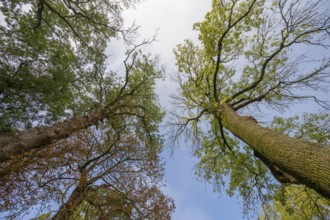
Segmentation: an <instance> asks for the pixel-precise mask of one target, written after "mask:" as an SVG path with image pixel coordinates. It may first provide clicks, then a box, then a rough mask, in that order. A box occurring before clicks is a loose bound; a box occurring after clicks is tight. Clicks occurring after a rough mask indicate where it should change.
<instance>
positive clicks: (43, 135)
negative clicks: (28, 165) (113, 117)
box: [0, 110, 107, 163]
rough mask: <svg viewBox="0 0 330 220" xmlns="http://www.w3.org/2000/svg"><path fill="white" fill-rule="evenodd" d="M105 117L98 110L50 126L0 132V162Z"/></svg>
mask: <svg viewBox="0 0 330 220" xmlns="http://www.w3.org/2000/svg"><path fill="white" fill-rule="evenodd" d="M106 117H107V114H106V113H105V112H104V111H102V110H99V111H95V112H91V113H89V114H87V115H84V116H82V117H78V118H75V119H71V120H66V121H64V122H58V123H55V124H54V125H52V126H39V127H35V128H32V129H27V130H23V131H21V132H19V133H18V134H15V135H14V134H13V135H8V134H6V133H5V134H1V133H0V163H2V162H5V161H8V160H10V159H11V158H13V157H15V156H17V155H20V154H22V153H25V152H29V151H31V150H32V149H38V148H42V147H44V146H46V145H48V144H51V143H54V142H56V141H58V140H60V139H62V138H66V137H68V136H69V135H71V134H72V133H74V132H76V131H79V130H82V129H85V128H88V127H90V126H92V125H95V124H97V123H98V122H99V121H101V120H103V119H105V118H106Z"/></svg>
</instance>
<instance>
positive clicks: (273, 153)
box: [220, 104, 330, 199]
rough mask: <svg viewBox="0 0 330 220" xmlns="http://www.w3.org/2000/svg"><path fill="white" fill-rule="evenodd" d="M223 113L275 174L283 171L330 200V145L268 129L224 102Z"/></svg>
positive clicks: (228, 126) (230, 127)
mask: <svg viewBox="0 0 330 220" xmlns="http://www.w3.org/2000/svg"><path fill="white" fill-rule="evenodd" d="M220 114H221V119H222V121H223V125H224V127H225V128H226V129H228V130H229V131H230V132H232V133H233V134H234V135H235V136H237V137H238V138H240V139H241V140H242V141H244V142H245V143H246V144H248V145H249V146H250V147H252V148H253V150H254V151H255V153H256V156H257V157H258V158H261V160H262V161H263V162H264V163H265V164H266V165H267V166H268V167H270V169H271V170H272V173H273V174H274V172H275V173H277V174H278V175H281V172H282V175H283V178H288V182H290V179H291V181H293V183H301V184H304V185H306V186H308V187H309V188H312V189H314V190H316V191H317V192H318V193H320V194H321V195H322V196H324V197H326V198H329V199H330V146H329V145H321V144H316V143H311V142H307V141H302V140H299V139H295V138H291V137H288V136H286V135H282V134H280V133H277V132H274V131H272V130H270V129H267V128H264V127H262V126H260V125H259V124H258V123H257V122H256V121H255V120H254V119H253V118H252V117H249V116H243V117H242V116H239V115H238V114H237V113H236V112H235V111H234V110H233V109H232V108H231V107H230V106H229V105H228V104H224V105H222V107H221V109H220ZM277 171H279V172H277ZM275 175H276V174H275ZM275 175H274V176H275ZM275 177H276V176H275ZM276 178H277V179H278V177H276ZM292 178H293V179H292ZM284 181H285V180H284Z"/></svg>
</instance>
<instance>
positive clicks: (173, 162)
mask: <svg viewBox="0 0 330 220" xmlns="http://www.w3.org/2000/svg"><path fill="white" fill-rule="evenodd" d="M210 8H211V1H210V0H208V1H205V0H166V1H165V0H146V1H144V2H142V3H140V4H139V5H137V6H136V8H135V9H134V10H129V11H127V12H125V13H124V18H125V20H126V22H127V24H130V22H132V21H135V23H136V24H137V25H139V26H140V30H139V33H140V39H145V38H150V37H152V36H153V35H154V33H155V32H156V30H158V31H157V32H158V36H157V42H154V43H153V44H152V45H149V46H147V47H146V48H142V49H143V51H144V52H150V53H152V54H154V55H159V56H160V59H161V64H163V65H165V67H166V79H165V80H164V81H162V82H159V83H158V85H157V93H158V94H159V98H160V103H161V105H162V107H163V108H164V109H165V110H166V111H169V110H171V108H173V106H171V105H170V103H169V95H170V94H171V93H174V92H175V88H176V85H175V83H174V82H172V81H171V79H170V76H171V75H173V74H175V73H177V71H176V67H175V59H174V54H173V49H174V48H175V47H176V45H177V44H179V43H182V42H183V40H184V39H187V38H189V39H192V40H197V36H198V33H197V32H196V31H193V30H192V25H193V24H194V23H196V22H199V21H203V19H204V16H205V14H206V12H207V11H208V10H210ZM115 47H116V45H113V44H112V45H111V46H110V49H113V50H116V48H115ZM110 60H111V58H110ZM118 60H120V59H118ZM162 156H163V157H164V159H165V162H166V164H165V167H166V170H165V172H166V173H165V180H166V186H165V187H163V191H164V193H166V194H167V195H169V196H171V197H172V198H173V199H174V202H175V205H176V210H175V213H174V214H173V216H172V219H173V220H219V219H231V220H235V219H243V215H242V204H241V202H240V200H239V199H236V198H229V197H228V196H227V195H226V193H225V192H223V193H222V194H221V196H220V194H219V193H215V192H213V189H212V186H211V185H208V184H206V183H205V182H203V181H198V180H197V176H196V175H194V166H195V165H196V163H197V160H196V159H194V158H193V157H192V156H191V153H190V149H189V146H186V145H184V144H182V145H181V146H179V148H178V149H175V150H174V153H173V155H171V150H170V149H169V147H168V146H165V151H164V152H163V154H162Z"/></svg>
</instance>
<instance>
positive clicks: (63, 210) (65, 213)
mask: <svg viewBox="0 0 330 220" xmlns="http://www.w3.org/2000/svg"><path fill="white" fill-rule="evenodd" d="M85 187H86V186H85ZM87 188H88V187H87ZM87 188H84V187H81V186H77V188H75V189H74V190H73V191H72V193H71V195H70V198H69V200H68V201H67V202H66V203H64V204H63V205H61V207H60V208H59V210H58V211H57V213H56V214H55V215H54V217H53V218H52V220H66V219H68V218H69V217H70V216H71V215H73V214H74V212H75V211H76V210H77V208H78V206H79V205H80V204H81V203H82V202H83V201H84V198H85V196H86V195H85V194H86V191H87V190H88V189H87Z"/></svg>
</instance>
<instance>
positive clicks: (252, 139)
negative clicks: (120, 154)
mask: <svg viewBox="0 0 330 220" xmlns="http://www.w3.org/2000/svg"><path fill="white" fill-rule="evenodd" d="M324 3H325V1H312V2H305V1H283V0H276V1H257V0H251V1H239V0H228V1H225V0H224V1H221V0H214V1H212V9H211V11H210V12H209V13H207V14H206V16H205V21H203V22H200V23H197V24H195V25H194V29H196V30H198V31H199V32H200V34H199V40H200V43H201V44H194V43H193V42H192V41H190V40H185V42H184V43H182V44H180V45H178V46H177V48H176V49H175V50H174V53H175V55H176V60H177V66H178V70H179V72H180V74H178V77H177V81H178V84H179V87H180V94H177V95H175V96H174V97H173V98H174V99H173V101H174V102H175V103H176V105H177V109H178V111H177V112H174V113H173V116H174V117H173V121H172V125H173V126H176V127H177V129H176V130H175V132H173V133H172V140H174V141H175V140H177V139H178V137H179V135H181V134H183V133H184V134H186V135H189V136H194V143H195V144H196V148H195V154H196V156H197V157H199V158H200V163H199V165H198V168H197V171H196V172H197V174H198V175H199V176H201V177H202V178H204V179H205V180H207V181H210V182H211V183H213V184H214V185H215V188H216V189H217V190H219V189H220V188H221V187H223V186H225V177H226V176H229V177H230V181H229V185H228V190H227V192H228V193H229V194H230V195H233V194H234V192H238V193H239V194H240V195H241V196H242V197H243V198H244V200H245V201H246V204H248V203H249V202H251V200H254V199H259V201H261V202H264V203H265V202H267V201H269V200H271V199H272V198H273V196H274V192H275V191H277V190H278V188H279V185H278V184H275V182H274V179H273V177H275V178H276V180H278V181H279V182H280V183H282V184H288V183H291V184H303V185H306V186H308V187H310V188H313V189H315V190H316V191H317V192H318V193H320V194H321V195H322V196H324V197H327V198H329V197H330V187H329V186H330V182H329V180H330V172H329V156H330V148H329V145H327V144H328V142H326V143H324V142H323V143H322V144H318V143H315V142H316V141H315V140H313V139H312V140H311V141H309V142H307V141H301V140H299V138H292V137H289V136H287V135H282V134H280V133H279V132H276V131H274V130H271V129H267V128H264V127H262V126H260V125H259V123H260V121H263V120H265V119H263V118H258V117H257V114H254V115H253V116H254V117H256V118H257V119H258V120H256V119H254V118H253V117H252V116H243V117H242V116H239V114H238V112H241V113H244V112H245V113H246V112H247V110H249V109H250V110H251V106H259V105H260V104H264V105H265V104H266V106H268V107H270V108H272V109H275V110H281V111H284V110H286V109H289V108H290V106H294V104H296V103H300V102H303V101H309V100H312V101H315V102H316V103H318V104H319V105H321V106H322V107H324V108H326V109H328V108H329V105H328V103H327V102H326V101H322V100H321V99H319V98H317V95H320V93H321V92H326V91H327V89H328V88H329V87H328V82H329V81H328V80H329V73H328V72H327V71H328V69H329V65H330V62H329V58H328V57H325V56H324V55H323V54H322V53H319V57H316V56H315V54H313V55H312V56H313V57H312V58H311V57H309V54H304V52H301V50H302V49H306V48H307V49H308V50H311V48H312V47H315V48H317V47H319V48H321V49H320V51H322V49H327V42H328V41H329V28H330V18H329V15H328V13H326V9H325V8H324V7H323V5H324ZM322 7H323V8H322ZM298 45H299V46H300V47H299V49H298V47H297V46H298ZM304 45H305V47H304ZM300 52H301V53H300ZM249 107H250V108H249ZM258 109H259V108H258ZM264 109H265V108H262V111H263V110H264ZM265 113H266V112H265ZM258 121H259V123H258ZM205 122H207V123H205ZM290 135H291V134H290ZM305 136H306V134H304V135H303V136H302V137H300V138H303V139H308V138H307V137H305ZM320 136H322V135H320ZM242 141H243V142H245V144H243V142H242ZM265 165H266V167H267V168H268V169H269V170H270V171H271V172H269V171H268V170H267V169H266V167H265ZM252 204H253V203H252ZM254 204H255V203H254ZM249 208H250V207H248V206H247V207H246V210H248V209H249Z"/></svg>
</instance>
